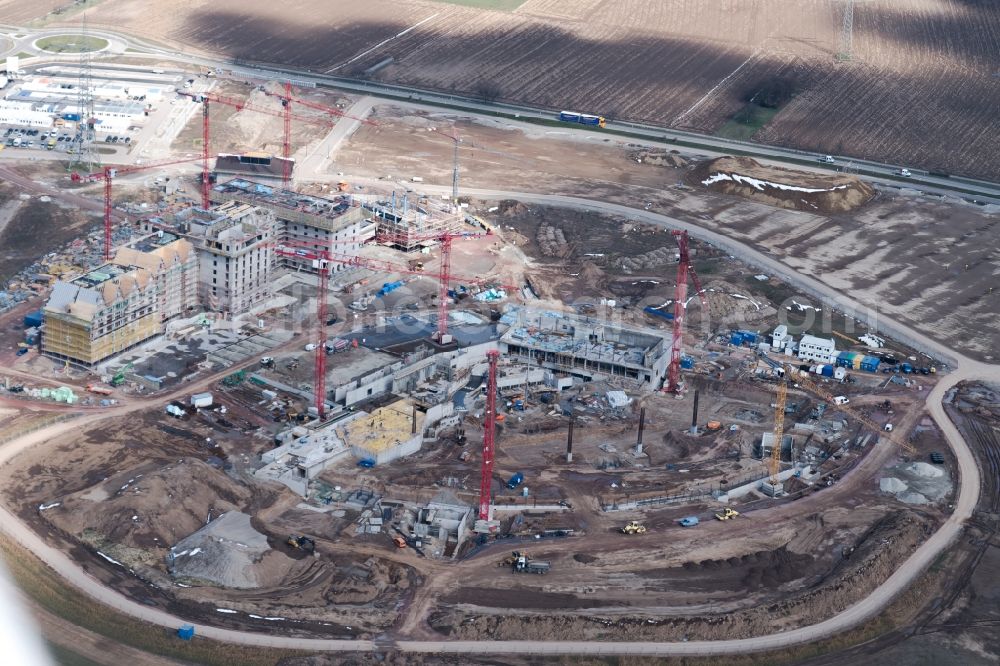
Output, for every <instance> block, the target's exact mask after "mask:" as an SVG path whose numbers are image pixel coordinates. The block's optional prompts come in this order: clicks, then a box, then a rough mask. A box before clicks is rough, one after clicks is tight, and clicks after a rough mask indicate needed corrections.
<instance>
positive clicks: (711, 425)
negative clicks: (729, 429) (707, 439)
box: [705, 421, 722, 431]
mask: <svg viewBox="0 0 1000 666" xmlns="http://www.w3.org/2000/svg"><path fill="white" fill-rule="evenodd" d="M721 427H722V421H709V422H708V423H706V424H705V429H706V430H709V431H715V430H718V429H719V428H721Z"/></svg>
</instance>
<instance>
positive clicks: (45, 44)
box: [35, 35, 108, 53]
mask: <svg viewBox="0 0 1000 666" xmlns="http://www.w3.org/2000/svg"><path fill="white" fill-rule="evenodd" d="M35 47H36V48H39V49H41V50H43V51H48V52H49V53H89V52H91V51H100V50H101V49H106V48H108V40H106V39H102V38H100V37H91V36H89V35H53V36H52V37H42V38H41V39H39V40H38V41H37V42H35Z"/></svg>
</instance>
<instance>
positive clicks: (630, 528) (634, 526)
mask: <svg viewBox="0 0 1000 666" xmlns="http://www.w3.org/2000/svg"><path fill="white" fill-rule="evenodd" d="M645 533H646V526H645V525H640V524H639V521H637V520H633V521H631V522H629V523H628V524H626V525H625V527H623V528H622V534H645Z"/></svg>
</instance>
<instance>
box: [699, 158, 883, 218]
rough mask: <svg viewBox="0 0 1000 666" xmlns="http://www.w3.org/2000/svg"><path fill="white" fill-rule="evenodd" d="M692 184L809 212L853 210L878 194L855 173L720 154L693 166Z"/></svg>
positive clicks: (780, 206)
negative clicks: (819, 170) (782, 165)
mask: <svg viewBox="0 0 1000 666" xmlns="http://www.w3.org/2000/svg"><path fill="white" fill-rule="evenodd" d="M689 182H690V183H691V184H692V185H695V186H700V187H705V188H708V189H709V190H712V191H713V192H721V193H723V194H734V195H737V196H741V197H746V198H748V199H753V200H754V201H759V202H761V203H765V204H768V205H771V206H777V207H779V208H793V209H795V210H804V211H808V212H810V213H838V212H844V211H850V210H854V209H855V208H858V207H860V206H862V205H864V204H866V203H868V202H869V201H870V200H871V199H872V197H874V196H875V189H874V188H873V187H872V186H871V185H869V184H868V183H865V182H863V181H861V180H860V179H859V178H857V177H856V176H851V175H842V174H820V173H813V172H810V171H796V170H792V169H782V168H778V167H768V166H764V165H762V164H760V163H759V162H757V161H756V160H753V159H750V158H749V157H720V158H719V159H717V160H712V161H711V162H705V163H703V164H700V165H698V167H696V168H695V169H694V170H692V172H691V174H690V176H689Z"/></svg>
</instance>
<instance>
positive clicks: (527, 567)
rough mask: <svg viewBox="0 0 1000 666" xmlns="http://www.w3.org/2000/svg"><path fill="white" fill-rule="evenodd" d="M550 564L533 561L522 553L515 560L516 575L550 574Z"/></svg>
mask: <svg viewBox="0 0 1000 666" xmlns="http://www.w3.org/2000/svg"><path fill="white" fill-rule="evenodd" d="M549 568H550V565H549V563H548V562H541V561H538V560H532V559H531V558H529V557H528V554H527V553H520V554H518V555H517V557H516V558H514V567H513V571H514V573H533V574H546V573H548V572H549Z"/></svg>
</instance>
